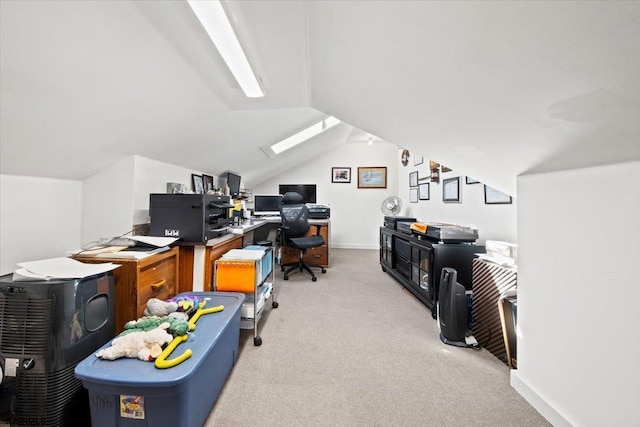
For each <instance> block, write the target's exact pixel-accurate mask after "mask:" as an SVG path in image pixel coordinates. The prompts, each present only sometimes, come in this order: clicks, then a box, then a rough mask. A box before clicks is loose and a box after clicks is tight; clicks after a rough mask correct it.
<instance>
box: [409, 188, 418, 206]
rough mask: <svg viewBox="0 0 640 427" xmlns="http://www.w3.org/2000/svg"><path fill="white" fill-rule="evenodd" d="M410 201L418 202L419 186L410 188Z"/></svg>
mask: <svg viewBox="0 0 640 427" xmlns="http://www.w3.org/2000/svg"><path fill="white" fill-rule="evenodd" d="M409 203H418V188H417V187H416V188H410V189H409Z"/></svg>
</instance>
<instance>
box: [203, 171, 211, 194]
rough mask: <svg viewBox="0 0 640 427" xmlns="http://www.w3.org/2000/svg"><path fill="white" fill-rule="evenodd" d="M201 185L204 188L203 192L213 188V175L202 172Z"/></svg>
mask: <svg viewBox="0 0 640 427" xmlns="http://www.w3.org/2000/svg"><path fill="white" fill-rule="evenodd" d="M202 187H203V189H204V194H207V193H208V192H209V191H212V190H213V177H212V176H211V175H205V174H202Z"/></svg>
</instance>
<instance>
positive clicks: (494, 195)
mask: <svg viewBox="0 0 640 427" xmlns="http://www.w3.org/2000/svg"><path fill="white" fill-rule="evenodd" d="M484 203H485V204H486V205H510V204H511V196H510V195H508V194H505V193H503V192H502V191H498V190H496V189H495V188H492V187H489V186H488V185H485V186H484Z"/></svg>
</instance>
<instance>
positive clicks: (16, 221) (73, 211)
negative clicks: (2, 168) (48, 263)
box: [0, 174, 81, 274]
mask: <svg viewBox="0 0 640 427" xmlns="http://www.w3.org/2000/svg"><path fill="white" fill-rule="evenodd" d="M80 211H81V183H80V181H71V180H62V179H51V178H35V177H25V176H15V175H4V174H3V175H0V274H8V273H12V272H13V271H14V270H16V268H17V266H16V263H18V262H22V261H34V260H39V259H47V258H54V257H60V256H65V251H67V250H70V249H75V248H77V247H79V245H80Z"/></svg>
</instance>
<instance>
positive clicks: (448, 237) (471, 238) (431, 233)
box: [413, 223, 478, 243]
mask: <svg viewBox="0 0 640 427" xmlns="http://www.w3.org/2000/svg"><path fill="white" fill-rule="evenodd" d="M413 233H415V234H417V235H418V236H426V237H428V238H431V239H434V240H438V241H440V242H443V243H463V242H475V241H476V240H477V239H478V230H476V229H475V228H471V227H464V226H462V225H455V224H442V223H431V224H430V223H427V231H426V232H425V233H424V234H422V233H418V232H416V231H415V230H413Z"/></svg>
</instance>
